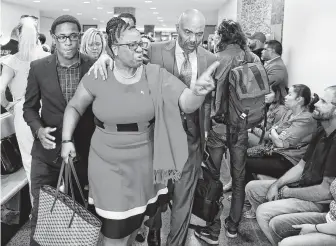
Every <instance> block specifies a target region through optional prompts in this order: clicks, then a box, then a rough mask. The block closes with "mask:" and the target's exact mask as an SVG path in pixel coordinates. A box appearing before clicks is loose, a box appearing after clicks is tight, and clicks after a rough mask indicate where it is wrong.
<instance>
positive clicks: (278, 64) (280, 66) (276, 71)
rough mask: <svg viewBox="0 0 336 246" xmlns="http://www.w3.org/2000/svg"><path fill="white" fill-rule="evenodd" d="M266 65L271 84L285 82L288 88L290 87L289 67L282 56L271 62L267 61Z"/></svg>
mask: <svg viewBox="0 0 336 246" xmlns="http://www.w3.org/2000/svg"><path fill="white" fill-rule="evenodd" d="M264 66H265V69H266V73H267V75H268V80H269V82H270V84H271V85H272V84H276V85H279V84H283V85H284V86H285V87H286V88H288V73H287V68H286V65H285V63H284V62H283V61H282V59H281V57H278V58H276V59H274V60H273V61H271V62H270V63H267V62H265V65H264Z"/></svg>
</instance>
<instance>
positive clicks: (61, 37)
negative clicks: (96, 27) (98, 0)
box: [23, 15, 94, 245]
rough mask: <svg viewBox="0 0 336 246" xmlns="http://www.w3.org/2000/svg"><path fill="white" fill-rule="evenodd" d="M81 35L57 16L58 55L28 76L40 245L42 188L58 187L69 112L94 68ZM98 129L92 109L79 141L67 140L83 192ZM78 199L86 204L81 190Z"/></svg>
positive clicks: (68, 19) (33, 224)
mask: <svg viewBox="0 0 336 246" xmlns="http://www.w3.org/2000/svg"><path fill="white" fill-rule="evenodd" d="M80 31H81V27H80V23H79V22H78V20H77V19H76V18H74V17H72V16H69V15H64V16H60V17H58V18H57V19H56V20H55V21H54V22H53V24H52V26H51V35H52V38H53V39H54V42H55V44H56V48H57V51H56V53H55V54H53V55H50V56H48V57H46V58H43V59H40V60H36V61H34V62H32V63H31V67H30V71H29V75H28V85H27V89H26V96H25V99H26V100H25V103H24V106H23V111H24V115H23V116H24V119H25V121H26V122H27V124H28V125H29V126H30V128H31V130H32V132H33V135H34V136H35V141H34V144H33V148H32V151H31V155H32V169H31V191H32V195H33V198H34V201H33V209H32V218H31V245H39V244H38V243H37V242H36V241H35V240H33V235H34V232H35V227H36V223H37V213H38V205H39V192H40V188H41V187H42V186H43V185H51V186H56V184H57V180H58V176H59V172H60V167H61V164H62V158H61V156H60V153H61V148H62V145H63V144H66V143H62V124H63V114H64V110H65V108H66V106H67V103H68V102H69V101H70V100H71V98H72V96H73V95H74V93H75V91H76V89H77V86H78V84H79V82H80V80H81V78H82V77H83V76H84V75H85V74H86V72H87V71H88V70H89V68H90V67H91V66H92V64H93V62H92V61H91V60H90V58H89V57H87V56H85V55H84V54H80V53H79V40H80ZM40 102H42V107H41V103H40ZM40 109H41V115H40V113H39V111H40ZM93 130H94V124H93V114H92V111H91V109H88V110H87V111H86V112H85V114H84V115H83V116H82V117H81V121H80V123H79V125H78V127H77V128H76V132H75V136H74V139H69V140H68V141H74V142H75V144H77V145H76V149H77V153H78V154H79V157H78V159H79V161H78V163H75V166H76V169H77V174H78V176H79V179H80V183H81V186H82V188H83V187H84V185H85V184H87V183H88V181H87V166H88V163H87V162H88V153H89V147H90V140H91V136H92V133H93ZM78 143H80V144H78ZM74 187H75V186H74ZM75 196H76V199H77V198H78V199H77V200H78V201H79V202H82V201H80V199H79V194H78V190H77V189H75Z"/></svg>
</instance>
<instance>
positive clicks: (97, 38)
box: [80, 28, 106, 60]
mask: <svg viewBox="0 0 336 246" xmlns="http://www.w3.org/2000/svg"><path fill="white" fill-rule="evenodd" d="M105 49H106V42H105V38H104V35H103V33H101V32H100V31H99V30H98V29H96V28H89V29H88V30H86V31H85V32H84V35H83V37H82V40H81V45H80V52H81V53H83V54H85V55H88V56H89V57H91V58H92V59H94V60H97V59H98V58H99V57H100V55H101V54H103V52H105Z"/></svg>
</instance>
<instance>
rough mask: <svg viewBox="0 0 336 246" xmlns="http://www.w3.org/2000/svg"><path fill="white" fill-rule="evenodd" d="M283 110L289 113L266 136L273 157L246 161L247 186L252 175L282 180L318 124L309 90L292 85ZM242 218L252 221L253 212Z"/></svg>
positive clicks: (248, 212) (250, 211)
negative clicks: (285, 109) (280, 178)
mask: <svg viewBox="0 0 336 246" xmlns="http://www.w3.org/2000/svg"><path fill="white" fill-rule="evenodd" d="M285 106H286V108H287V109H288V111H287V112H286V113H285V114H284V115H283V116H282V118H281V119H280V120H279V122H278V123H276V124H275V125H273V126H272V127H271V129H270V130H269V131H268V132H267V134H268V136H267V139H268V140H269V141H270V143H271V144H272V146H273V147H272V153H270V154H269V155H265V156H263V157H248V158H247V161H246V181H247V182H249V181H251V180H253V179H254V178H253V176H252V173H256V174H263V175H267V176H271V177H274V178H279V177H281V176H282V175H284V174H285V173H286V172H287V171H288V170H289V169H291V168H292V167H293V166H295V165H297V163H299V161H300V160H301V159H302V157H303V155H304V153H305V152H306V150H307V148H308V145H309V143H310V142H311V139H312V135H313V134H314V133H315V132H316V130H317V122H316V120H315V119H314V118H313V114H312V111H313V109H314V99H311V92H310V89H309V88H308V87H307V86H306V85H302V84H297V85H293V86H292V87H291V88H290V89H289V94H288V95H287V96H286V97H285ZM244 217H245V218H255V211H254V210H249V211H247V212H245V213H244Z"/></svg>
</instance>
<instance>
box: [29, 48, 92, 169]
mask: <svg viewBox="0 0 336 246" xmlns="http://www.w3.org/2000/svg"><path fill="white" fill-rule="evenodd" d="M80 57H81V63H80V71H81V74H80V78H82V77H83V76H84V75H85V74H86V73H87V72H88V70H89V69H90V67H91V66H92V64H93V61H92V60H91V59H90V58H89V57H88V56H86V55H84V54H81V55H80ZM25 99H26V100H25V103H24V105H23V117H24V119H25V121H26V122H27V124H28V125H29V126H30V128H31V130H32V132H33V134H34V135H35V133H36V131H37V130H38V129H39V128H40V127H56V128H57V130H56V131H55V132H54V133H53V134H52V135H53V136H55V137H56V140H55V142H56V148H55V149H52V150H47V149H45V148H43V146H42V144H41V142H40V140H38V139H35V141H34V144H33V148H32V151H31V154H32V156H33V157H34V158H37V159H40V160H42V161H44V162H46V163H48V164H50V165H56V166H59V165H60V163H61V161H62V158H61V157H59V154H60V150H61V142H62V125H63V114H64V110H65V108H66V106H67V102H66V101H65V99H64V96H63V94H62V90H61V86H60V83H59V81H58V75H57V69H56V54H54V55H50V56H47V57H45V58H43V59H39V60H36V61H33V62H32V63H31V64H30V71H29V75H28V85H27V89H26V95H25ZM41 103H42V110H41V116H40V114H39V111H40V109H41ZM93 130H94V123H93V114H92V108H91V107H89V108H88V109H87V111H86V112H85V113H84V115H83V116H82V117H81V119H80V121H79V123H78V125H77V128H76V130H75V133H74V141H75V145H76V151H77V153H78V154H79V156H80V158H81V159H82V160H83V161H84V162H86V163H87V157H88V153H89V147H90V141H91V136H92V133H93ZM78 143H80V144H78ZM57 157H59V158H58V162H57V163H54V161H55V160H56V159H57Z"/></svg>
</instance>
